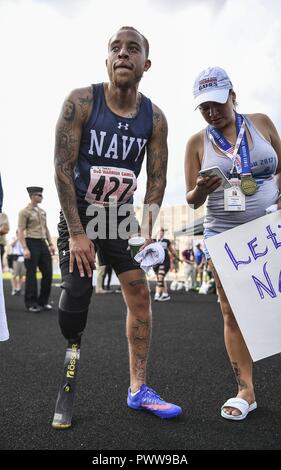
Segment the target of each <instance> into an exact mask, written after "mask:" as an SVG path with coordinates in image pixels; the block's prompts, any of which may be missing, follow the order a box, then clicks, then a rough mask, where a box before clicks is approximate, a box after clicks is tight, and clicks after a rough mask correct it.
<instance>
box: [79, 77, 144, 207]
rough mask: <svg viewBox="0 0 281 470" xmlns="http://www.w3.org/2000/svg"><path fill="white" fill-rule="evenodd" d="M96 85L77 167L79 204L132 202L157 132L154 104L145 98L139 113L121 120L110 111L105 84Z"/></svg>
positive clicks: (142, 96) (142, 97)
mask: <svg viewBox="0 0 281 470" xmlns="http://www.w3.org/2000/svg"><path fill="white" fill-rule="evenodd" d="M92 86H93V98H94V99H93V110H92V113H91V115H90V118H89V119H88V121H87V123H86V124H85V126H84V128H83V131H82V136H81V142H80V150H79V157H78V161H77V163H76V165H75V168H74V184H75V189H76V194H77V199H78V205H85V204H86V205H88V204H91V203H94V204H99V205H103V206H108V205H109V203H110V201H114V200H115V201H117V203H118V205H120V204H123V203H126V202H130V203H131V202H132V200H133V197H132V196H133V193H134V191H135V189H136V178H137V177H138V175H139V173H140V171H141V166H142V162H143V159H144V155H145V151H146V146H147V142H148V140H149V139H150V137H151V135H152V131H153V111H152V103H151V101H150V99H149V98H146V97H145V96H144V95H141V103H140V108H139V111H138V114H137V115H136V116H135V117H134V118H125V117H121V116H118V115H117V114H115V113H113V112H112V111H111V110H110V109H109V108H108V106H107V104H106V101H105V94H104V86H103V83H99V84H97V85H92Z"/></svg>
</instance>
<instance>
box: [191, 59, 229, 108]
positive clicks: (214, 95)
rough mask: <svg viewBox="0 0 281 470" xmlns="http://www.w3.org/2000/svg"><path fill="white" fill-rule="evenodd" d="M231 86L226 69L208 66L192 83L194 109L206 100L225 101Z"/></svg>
mask: <svg viewBox="0 0 281 470" xmlns="http://www.w3.org/2000/svg"><path fill="white" fill-rule="evenodd" d="M232 88H233V85H232V83H231V80H230V78H229V76H228V75H227V73H226V71H225V70H223V69H221V68H220V67H208V68H207V69H206V70H203V72H201V73H200V74H199V75H198V77H197V78H196V80H195V82H194V85H193V96H194V106H195V109H196V108H197V107H198V106H199V105H200V104H202V103H206V101H215V102H216V103H226V102H227V99H228V95H229V90H231V89H232Z"/></svg>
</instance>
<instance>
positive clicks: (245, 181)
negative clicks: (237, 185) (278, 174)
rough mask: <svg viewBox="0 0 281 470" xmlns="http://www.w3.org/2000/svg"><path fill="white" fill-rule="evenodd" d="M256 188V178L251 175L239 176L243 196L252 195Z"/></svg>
mask: <svg viewBox="0 0 281 470" xmlns="http://www.w3.org/2000/svg"><path fill="white" fill-rule="evenodd" d="M257 189H258V186H257V183H256V180H255V179H254V178H253V177H252V176H241V191H242V193H243V194H245V196H252V195H253V194H255V193H256V192H257Z"/></svg>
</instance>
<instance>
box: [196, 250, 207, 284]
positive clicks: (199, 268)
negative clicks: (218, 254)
mask: <svg viewBox="0 0 281 470" xmlns="http://www.w3.org/2000/svg"><path fill="white" fill-rule="evenodd" d="M194 257H195V277H196V284H197V287H199V288H200V287H201V285H202V281H203V268H204V262H205V255H204V251H203V250H202V248H201V243H197V245H196V248H195V252H194Z"/></svg>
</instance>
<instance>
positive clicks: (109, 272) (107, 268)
mask: <svg viewBox="0 0 281 470" xmlns="http://www.w3.org/2000/svg"><path fill="white" fill-rule="evenodd" d="M111 276H112V266H111V264H106V266H105V270H104V273H103V277H102V289H103V290H106V291H107V292H112V290H111V289H110V283H111ZM106 277H107V280H106V287H105V279H106Z"/></svg>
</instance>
